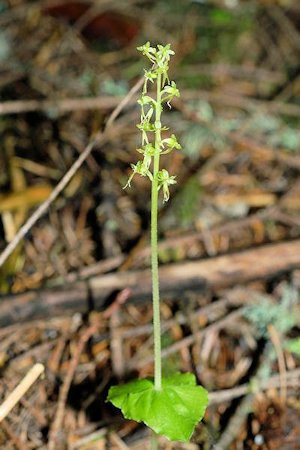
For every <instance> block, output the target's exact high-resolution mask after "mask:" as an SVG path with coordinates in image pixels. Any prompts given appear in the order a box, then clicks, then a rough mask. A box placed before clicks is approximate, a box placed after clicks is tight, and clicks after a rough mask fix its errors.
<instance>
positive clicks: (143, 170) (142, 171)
mask: <svg viewBox="0 0 300 450" xmlns="http://www.w3.org/2000/svg"><path fill="white" fill-rule="evenodd" d="M150 163H151V160H150ZM149 165H150V164H149ZM131 168H132V170H133V172H132V174H131V175H130V177H129V179H128V181H127V183H126V184H125V186H124V188H123V189H126V188H127V187H131V184H130V183H131V180H132V178H133V177H134V175H135V174H136V173H137V174H139V175H141V176H142V177H149V179H150V180H151V181H152V180H153V176H152V173H151V172H150V170H149V167H148V166H147V163H145V160H143V161H138V162H137V163H136V164H131Z"/></svg>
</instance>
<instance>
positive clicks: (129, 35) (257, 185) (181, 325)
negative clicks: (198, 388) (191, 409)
mask: <svg viewBox="0 0 300 450" xmlns="http://www.w3.org/2000/svg"><path fill="white" fill-rule="evenodd" d="M146 41H150V42H151V44H153V45H156V44H160V43H161V44H164V45H165V44H167V43H170V44H171V46H172V49H173V50H174V51H175V56H174V57H173V59H172V61H171V64H170V77H171V79H173V80H175V81H176V83H177V86H178V88H179V89H180V92H181V97H180V98H179V99H176V100H174V102H173V107H172V109H171V110H169V109H168V108H166V110H165V112H164V116H163V123H164V124H166V125H167V126H169V127H170V132H172V133H175V134H176V136H177V137H178V140H179V142H180V143H181V145H182V150H181V151H180V152H179V151H178V152H172V154H171V155H166V156H165V157H164V167H166V168H167V169H168V171H169V172H170V174H172V175H176V177H177V184H176V185H175V186H171V198H170V200H169V202H168V203H167V204H163V203H161V205H160V218H159V224H160V225H159V239H160V250H159V257H160V262H161V266H162V267H164V269H165V271H164V272H163V274H165V275H162V287H163V300H164V304H163V306H162V316H163V323H164V325H163V330H164V334H163V344H164V348H165V349H167V350H169V351H166V355H165V361H166V370H167V371H168V370H170V371H172V370H191V371H193V372H195V373H196V375H197V378H198V381H199V382H200V383H202V384H203V385H204V386H205V387H206V388H207V389H208V390H209V391H210V392H213V393H215V394H216V396H215V397H214V396H213V395H212V397H211V398H212V403H211V406H210V408H209V409H208V412H207V415H206V418H205V421H204V423H203V424H201V425H200V426H199V430H197V432H196V433H195V436H194V437H193V443H191V444H187V445H184V444H182V445H179V444H178V445H177V444H170V443H166V441H163V440H162V442H161V445H162V447H161V448H168V449H169V448H170V449H171V448H186V449H194V448H195V449H196V448H201V449H210V448H218V449H224V450H225V449H227V448H228V449H240V448H245V449H248V448H249V449H260V448H263V449H281V450H284V449H286V450H289V449H297V448H300V428H299V413H300V407H299V388H297V384H298V386H299V355H300V341H299V319H298V318H299V302H298V297H299V295H298V291H299V284H300V272H299V269H300V256H299V257H298V258H299V259H297V255H298V254H299V249H300V244H299V237H300V216H299V211H300V181H299V172H300V153H299V151H300V129H299V123H300V2H299V1H297V0H245V1H242V0H195V1H192V0H174V1H168V0H159V1H147V0H127V1H115V2H111V1H105V0H94V1H92V0H91V1H88V0H82V1H59V0H40V1H24V0H10V1H8V0H0V133H1V139H0V169H1V170H0V251H3V250H4V249H5V247H6V245H7V244H8V243H9V242H10V241H11V240H12V239H13V237H14V236H15V234H16V232H17V230H18V229H19V228H20V227H21V226H22V224H24V222H25V221H26V220H27V219H28V218H29V217H30V216H31V214H32V212H33V211H34V210H35V209H36V208H37V207H38V206H39V205H40V204H41V203H42V202H43V201H45V200H46V199H47V198H48V196H49V195H50V193H51V191H52V190H53V189H54V188H55V186H56V185H57V184H58V182H59V180H60V179H61V178H62V177H63V176H64V174H65V173H66V171H67V170H68V169H69V167H70V166H71V165H72V164H73V163H74V161H75V160H76V159H77V158H78V157H79V155H80V154H81V153H82V152H83V150H84V149H85V148H86V146H87V144H88V143H89V142H90V141H91V140H93V139H94V138H95V136H96V135H97V133H98V132H99V131H101V130H103V129H104V127H105V124H106V121H107V119H108V117H109V114H110V113H111V112H112V110H113V109H114V108H115V107H116V106H117V105H118V104H119V103H120V101H121V100H122V99H123V98H124V97H125V96H126V94H128V92H129V90H130V89H131V88H132V86H134V84H135V83H136V82H137V81H138V79H139V78H140V77H141V76H142V74H143V70H144V69H145V68H147V61H146V60H145V59H143V58H141V55H140V54H139V53H138V52H137V50H136V47H137V46H139V45H142V44H144V43H145V42H146ZM139 117H140V110H139V107H138V105H137V104H136V98H133V100H131V101H130V102H129V103H128V104H127V106H126V107H125V108H124V109H123V110H122V112H121V114H120V116H119V117H118V118H117V120H116V121H115V123H114V126H113V130H112V131H111V132H109V133H108V135H107V137H106V138H105V141H104V142H101V143H98V144H96V145H95V148H94V150H93V151H92V153H91V154H90V156H89V157H88V158H87V160H86V162H85V163H84V164H83V166H82V167H81V168H80V169H79V170H78V171H77V172H76V173H75V175H74V177H73V178H72V180H71V181H70V183H69V184H68V185H67V187H66V188H65V189H64V191H63V192H62V194H61V195H60V196H59V197H58V199H57V200H56V201H55V202H53V203H52V204H51V206H50V208H49V211H48V213H47V214H45V215H44V216H43V217H42V218H41V219H40V220H39V221H38V223H37V224H36V225H34V226H33V227H32V228H31V230H30V232H29V233H28V234H27V236H26V238H25V240H22V241H21V242H20V243H19V245H18V246H17V248H16V249H15V251H14V252H13V253H12V255H11V256H10V257H9V258H8V260H7V261H6V262H5V264H4V265H3V266H2V267H1V268H0V293H1V298H0V323H1V324H2V326H3V329H2V331H0V370H1V371H2V373H3V381H1V384H0V394H1V396H2V397H3V398H4V397H5V395H6V393H7V392H8V391H9V390H10V389H11V388H12V387H13V386H14V385H15V384H16V383H17V381H18V380H19V379H20V377H21V375H22V374H24V373H25V372H26V370H27V369H28V368H29V367H30V365H31V364H32V363H33V362H35V361H42V362H44V363H45V364H46V366H47V377H46V380H45V381H41V382H40V383H38V387H37V388H36V390H35V391H34V390H33V392H31V394H28V396H27V397H26V398H25V399H24V401H23V403H22V404H20V405H19V406H18V407H17V409H15V410H14V413H12V414H11V415H10V416H9V417H8V418H7V419H6V420H5V421H4V422H3V424H4V425H2V424H0V448H3V449H5V450H9V449H15V448H17V449H23V450H24V449H42V448H51V447H47V446H49V445H50V446H51V445H54V444H53V442H54V441H55V440H54V438H53V436H54V434H53V433H52V434H51V430H52V431H53V427H54V425H53V423H54V422H55V418H56V414H57V408H58V402H59V398H60V397H59V392H60V387H61V386H63V385H64V380H65V377H66V376H67V375H68V374H69V375H70V370H71V368H72V361H73V363H74V357H76V358H77V356H78V358H77V360H76V361H77V365H76V370H75V373H74V374H73V376H72V383H71V386H69V395H68V396H67V399H66V401H65V403H64V412H65V414H64V419H63V422H62V423H61V424H60V427H59V429H56V430H54V431H56V432H57V434H59V440H56V441H55V442H56V443H55V447H52V448H56V449H63V448H70V449H74V450H75V449H82V450H83V449H89V450H96V449H104V448H107V446H109V447H108V448H116V449H117V448H120V449H126V448H135V449H139V448H144V447H145V445H148V434H147V432H146V431H145V429H144V428H143V427H141V426H139V425H138V424H136V423H131V422H125V421H123V420H122V418H121V416H120V415H118V413H117V412H116V411H114V410H112V409H111V408H110V407H109V406H107V405H105V404H104V403H103V402H104V398H105V394H106V392H107V389H108V387H109V385H110V384H111V382H112V380H114V382H115V381H116V380H124V379H130V377H131V376H132V375H133V374H134V375H135V376H136V375H138V376H147V375H151V373H152V370H153V361H152V360H151V348H152V347H151V346H152V340H151V335H150V332H151V302H150V292H149V291H147V289H146V292H144V293H143V297H142V298H141V299H139V298H138V294H139V288H138V287H137V286H136V285H138V284H139V281H142V280H143V278H141V279H140V280H139V277H138V276H136V278H135V279H134V280H136V281H134V282H133V284H132V285H130V287H131V289H132V291H133V300H134V301H133V302H131V297H130V293H127V294H126V295H125V300H124V297H122V298H121V301H120V297H118V295H119V294H120V292H123V291H122V289H123V288H124V289H125V288H126V287H127V278H126V274H133V275H134V274H137V273H138V272H137V271H139V270H144V269H148V268H149V244H148V241H149V211H150V185H149V182H148V180H147V179H144V178H141V177H135V178H134V181H133V183H132V188H131V189H126V190H124V189H123V186H124V185H125V184H126V181H127V179H128V176H129V175H130V164H131V163H135V162H136V161H137V160H138V159H139V154H138V153H137V152H136V148H138V146H139V145H140V133H139V130H138V129H137V128H136V124H137V123H138V122H139ZM280 244H284V247H277V246H276V245H280ZM256 250H258V251H262V252H263V253H259V252H258V253H255V251H256ZM240 252H245V253H242V255H243V256H242V259H241V261H240V260H239V259H238V260H234V261H235V262H234V261H233V259H232V258H231V256H232V255H236V254H238V255H240ZM260 255H264V256H263V257H262V256H260ZM218 257H224V258H225V257H226V258H227V259H221V260H219V259H218ZM214 258H215V259H214ZM243 258H244V259H243ZM263 258H265V259H263ZM199 261H200V262H201V261H204V263H203V264H206V261H212V262H211V263H210V264H211V265H210V266H209V267H211V268H212V272H210V271H209V273H211V275H203V279H204V284H203V283H202V285H201V286H200V285H199V280H198V281H195V280H194V279H192V278H189V277H188V273H189V270H191V267H194V268H195V269H193V270H195V273H198V272H197V270H198V265H197V264H198V263H199ZM214 261H221V263H220V264H221V266H220V269H218V270H219V272H218V277H217V276H215V275H214V272H213V267H214V264H215V263H214ZM236 261H237V262H236ZM239 261H240V262H239ZM186 263H191V264H193V263H195V264H196V265H195V266H193V265H192V266H185V264H186ZM172 264H178V265H179V267H181V266H180V265H182V271H183V272H182V273H183V274H185V273H186V275H187V281H186V282H185V283H184V282H183V281H182V279H181V280H180V282H177V281H176V277H175V278H172V279H170V280H169V279H168V273H169V272H168V270H169V267H171V266H170V265H172ZM216 264H217V263H216ZM218 264H219V263H218ZM231 264H233V266H232V267H234V273H233V272H232V273H230V270H229V269H230V267H231ZM259 265H260V266H259ZM201 267H203V270H204V272H203V273H206V272H205V270H206V269H205V268H206V266H205V265H203V266H199V276H198V275H197V276H198V277H200V278H201V277H202V273H201V270H200V268H201ZM218 267H219V266H218ZM258 267H259V268H258ZM257 269H258V272H260V274H259V275H260V276H258V273H257ZM185 270H186V272H185ZM210 270H211V269H210ZM227 271H228V272H227ZM143 273H144V272H143ZM193 273H194V272H193ZM106 274H110V275H112V274H114V277H115V278H105V277H106ZM119 274H121V275H120V277H121V278H120V279H121V280H123V281H122V282H121V284H120V285H119V284H118V281H116V280H119V278H118V277H119ZM124 274H125V275H124ZM170 276H171V275H170ZM122 277H123V278H122ZM164 277H165V278H164ZM195 277H196V276H195ZM91 279H92V282H93V280H94V279H96V284H95V285H97V283H98V282H99V283H100V286H102V284H101V283H102V281H101V280H102V279H105V280H107V279H109V280H111V281H110V283H111V284H110V285H109V288H108V291H107V292H106V291H105V293H103V292H102V293H101V290H102V288H101V287H100V288H99V290H98V291H97V289H96V288H93V284H91V285H90V286H88V283H89V282H90V280H91ZM97 280H100V281H97ZM124 280H125V281H124ZM79 282H80V283H82V284H80V289H81V290H80V289H79V290H78V288H77V287H76V286H79V285H78V284H76V283H79ZM114 283H116V284H114ZM168 283H169V285H170V284H171V285H172V286H171V287H170V286H167V285H168ZM200 284H201V283H200ZM91 286H92V287H91ZM120 286H121V288H120ZM93 289H95V290H93ZM135 289H137V291H136V293H135ZM76 292H77V293H76ZM78 292H79V293H78ZM37 293H38V294H37ZM123 293H124V292H123ZM74 296H75V297H76V296H77V297H76V299H75V297H74ZM97 298H98V299H99V298H101V301H99V300H97ZM32 299H33V300H34V302H33V303H30V302H31V300H32ZM1 302H2V304H1ZM14 302H15V303H14ZM97 302H98V303H97ZM122 302H123V303H125V304H124V305H123V306H122V308H120V304H121V303H122ZM14 305H15V306H14ZM22 305H23V306H22ZM1 307H2V308H1ZM112 307H113V308H114V309H109V308H112ZM1 309H2V313H1ZM103 309H104V310H105V311H106V312H107V311H108V313H107V314H106V316H103V312H101V311H102V310H103ZM172 316H173V317H174V318H173V319H172ZM90 323H97V324H98V331H97V333H96V334H95V335H94V336H93V338H92V340H91V341H90V342H89V346H88V348H86V349H85V350H82V353H81V355H78V354H77V353H76V348H77V345H78V341H80V339H81V337H82V333H83V334H84V332H85V330H86V327H88V326H89V324H90ZM112 343H113V345H112ZM170 349H171V350H170ZM74 355H75V356H74ZM76 355H77V356H76ZM76 358H75V359H76ZM129 360H130V361H132V362H131V363H130V364H129V363H128V361H129ZM257 374H260V375H259V376H260V377H262V378H261V379H262V381H261V382H262V383H266V380H267V382H268V383H269V386H268V387H269V390H267V391H266V386H265V387H264V388H263V387H262V389H263V391H261V392H260V393H259V394H257V395H255V396H254V394H253V395H252V394H251V395H250V394H247V386H248V384H247V383H249V382H250V381H251V380H252V377H256V376H257ZM262 374H263V375H262ZM272 377H273V378H272ZM276 377H277V378H276ZM295 377H296V378H295ZM297 377H298V378H297ZM270 380H273V384H272V383H271V381H270ZM276 380H277V381H276ZM278 380H279V381H278ZM295 380H296V381H295ZM268 383H267V384H268ZM276 383H277V384H276ZM241 385H242V386H246V388H245V389H246V391H245V392H244V393H243V395H244V396H243V397H241V396H238V395H236V391H235V389H236V388H237V386H241ZM271 385H272V386H271ZM262 386H263V384H262ZM270 386H271V387H270ZM224 389H226V390H228V392H229V394H228V395H229V398H227V397H226V396H225V397H224V398H223V397H222V395H219V396H218V395H217V393H218V392H219V390H224ZM240 395H241V394H240ZM218 399H219V400H218ZM220 400H221V401H220ZM243 402H245V404H243ZM245 405H246V409H245ZM18 408H19V409H18ZM234 419H235V422H234ZM232 423H235V425H232ZM230 427H231V428H230ZM51 436H52V438H51ZM51 439H52V440H51ZM49 442H50V444H49ZM214 445H215V446H216V447H213V446H214ZM105 446H106V447H105Z"/></svg>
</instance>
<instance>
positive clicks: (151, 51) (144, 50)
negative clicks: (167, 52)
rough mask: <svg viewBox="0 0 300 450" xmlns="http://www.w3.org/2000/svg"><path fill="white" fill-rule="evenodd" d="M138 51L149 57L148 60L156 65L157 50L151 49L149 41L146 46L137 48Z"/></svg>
mask: <svg viewBox="0 0 300 450" xmlns="http://www.w3.org/2000/svg"><path fill="white" fill-rule="evenodd" d="M137 50H138V51H139V52H142V54H143V55H145V56H147V58H149V59H150V61H151V62H153V63H154V62H155V61H156V58H155V55H156V52H157V50H156V48H154V47H151V44H150V42H149V41H148V42H146V44H144V45H142V46H141V47H137Z"/></svg>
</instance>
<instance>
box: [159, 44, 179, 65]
mask: <svg viewBox="0 0 300 450" xmlns="http://www.w3.org/2000/svg"><path fill="white" fill-rule="evenodd" d="M157 48H158V50H157V52H156V58H157V64H158V65H159V66H161V65H165V64H166V63H167V62H168V61H170V57H171V56H172V55H175V52H174V51H173V50H171V44H167V45H165V46H163V45H158V46H157Z"/></svg>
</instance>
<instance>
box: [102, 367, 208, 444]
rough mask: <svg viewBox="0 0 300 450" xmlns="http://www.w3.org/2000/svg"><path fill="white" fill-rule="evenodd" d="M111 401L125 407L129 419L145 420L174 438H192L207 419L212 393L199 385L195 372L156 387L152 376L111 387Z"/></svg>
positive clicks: (119, 406) (173, 377)
mask: <svg viewBox="0 0 300 450" xmlns="http://www.w3.org/2000/svg"><path fill="white" fill-rule="evenodd" d="M107 401H110V402H111V403H112V404H113V405H115V406H116V407H117V408H120V409H121V410H122V413H123V415H124V417H125V418H126V419H132V420H136V421H137V422H144V423H145V424H146V425H147V426H148V427H150V428H151V429H152V430H154V431H155V432H156V433H157V434H161V435H163V436H165V437H167V438H168V439H170V440H171V441H183V442H186V441H188V440H189V439H190V438H191V436H192V433H193V431H194V428H195V426H196V424H197V423H198V422H199V421H200V420H201V419H202V418H203V415H204V413H205V409H206V407H207V404H208V393H207V391H206V390H205V389H204V388H203V387H201V386H197V385H196V379H195V376H194V375H193V374H191V373H185V374H180V373H178V374H175V375H172V376H170V377H166V378H163V380H162V389H161V390H159V391H158V390H156V389H155V387H154V383H153V380H152V379H149V378H146V379H142V380H135V381H132V382H130V383H127V384H125V385H122V386H113V387H111V388H110V390H109V393H108V397H107Z"/></svg>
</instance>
